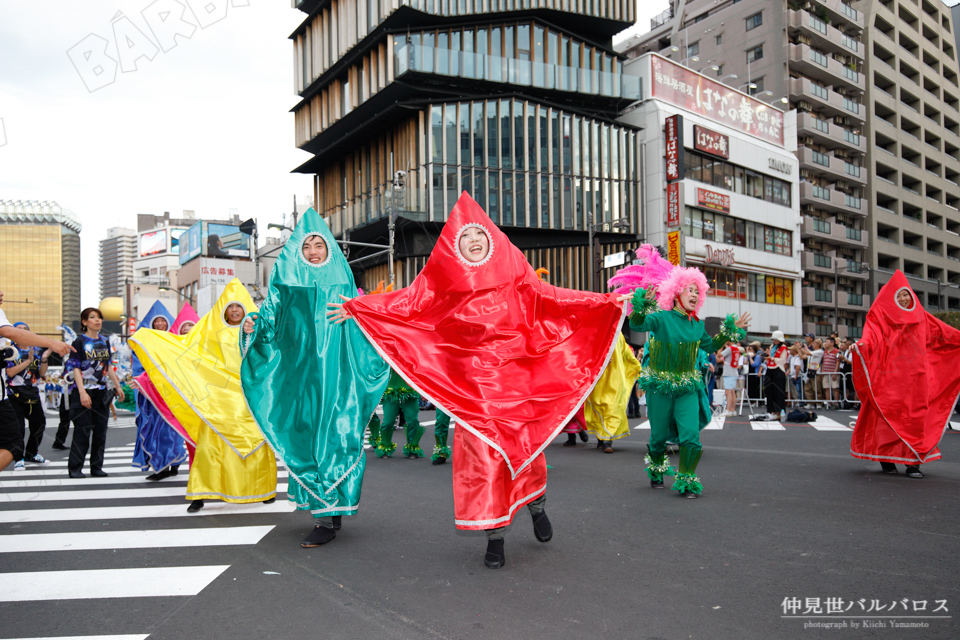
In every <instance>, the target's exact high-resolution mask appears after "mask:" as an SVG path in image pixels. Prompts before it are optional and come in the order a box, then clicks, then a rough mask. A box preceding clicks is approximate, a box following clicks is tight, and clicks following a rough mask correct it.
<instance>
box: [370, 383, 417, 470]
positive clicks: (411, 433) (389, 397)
mask: <svg viewBox="0 0 960 640" xmlns="http://www.w3.org/2000/svg"><path fill="white" fill-rule="evenodd" d="M401 412H403V419H404V422H405V423H406V432H407V443H406V444H405V445H403V455H405V456H411V457H414V458H422V457H423V455H424V453H423V449H421V448H420V437H421V436H422V435H423V427H421V426H420V394H419V393H417V392H416V391H415V390H414V388H413V387H411V386H410V385H409V384H407V382H406V381H405V380H404V379H403V378H401V377H400V376H399V375H398V374H397V372H396V371H393V370H391V372H390V382H388V383H387V390H386V391H384V392H383V421H382V422H381V421H380V418H378V417H377V416H376V415H374V416H373V419H372V420H371V421H370V437H371V438H373V439H374V440H375V442H372V443H371V444H376V451H375V453H376V454H377V457H378V458H383V457H387V458H392V457H393V452H394V451H396V450H397V445H396V443H395V442H394V441H393V426H394V424H396V422H397V417H398V416H399V415H400V413H401Z"/></svg>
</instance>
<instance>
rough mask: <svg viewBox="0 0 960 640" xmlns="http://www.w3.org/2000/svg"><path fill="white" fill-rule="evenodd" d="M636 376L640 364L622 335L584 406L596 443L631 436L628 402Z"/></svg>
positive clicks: (585, 415)
mask: <svg viewBox="0 0 960 640" xmlns="http://www.w3.org/2000/svg"><path fill="white" fill-rule="evenodd" d="M638 375H640V361H639V360H637V359H636V357H634V355H633V351H632V350H631V349H630V347H629V345H627V341H626V340H624V338H623V334H622V333H621V334H620V337H619V338H618V339H617V346H616V348H615V349H614V350H613V356H611V358H610V364H608V365H607V368H606V369H605V370H604V371H603V373H602V374H601V375H600V379H599V380H598V381H597V386H595V387H594V388H593V391H591V392H590V395H589V396H588V397H587V401H586V402H584V403H583V416H584V418H585V419H586V423H587V431H590V432H591V433H593V434H594V435H596V436H597V439H598V440H619V439H620V438H624V437H626V436H628V435H630V426H629V425H628V424H627V401H628V400H629V399H630V392H631V391H633V383H634V382H636V381H637V376H638Z"/></svg>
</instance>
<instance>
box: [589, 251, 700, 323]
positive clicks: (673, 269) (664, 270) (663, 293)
mask: <svg viewBox="0 0 960 640" xmlns="http://www.w3.org/2000/svg"><path fill="white" fill-rule="evenodd" d="M637 258H639V259H640V261H641V264H638V265H630V266H627V267H624V268H623V269H620V270H618V271H617V273H616V275H614V276H613V277H612V278H610V280H609V281H608V282H607V285H608V286H609V287H610V288H611V289H613V290H614V291H616V292H617V293H631V292H633V291H634V289H650V288H651V287H656V288H657V304H658V305H659V306H660V308H661V309H664V310H667V311H669V310H670V309H673V305H674V302H675V300H676V298H677V294H679V293H680V292H681V291H683V289H684V288H686V287H687V286H688V285H690V284H691V283H693V284H696V285H697V290H698V291H699V292H700V296H699V299H698V300H697V308H696V309H695V310H694V314H695V315H699V314H700V309H701V307H703V303H704V302H705V301H706V296H707V291H709V290H710V285H708V284H707V277H706V276H705V275H703V272H702V271H700V270H699V269H696V268H694V267H687V268H683V267H677V266H675V265H673V264H672V263H670V262H669V261H667V260H664V259H663V258H662V257H661V256H660V252H659V251H657V249H656V248H655V247H653V246H652V245H649V244H645V245H643V246H641V247H640V248H639V249H637Z"/></svg>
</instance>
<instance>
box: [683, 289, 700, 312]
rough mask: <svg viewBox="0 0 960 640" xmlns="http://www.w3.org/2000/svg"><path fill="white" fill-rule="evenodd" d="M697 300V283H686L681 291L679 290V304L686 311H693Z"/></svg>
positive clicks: (698, 296) (698, 299) (698, 292)
mask: <svg viewBox="0 0 960 640" xmlns="http://www.w3.org/2000/svg"><path fill="white" fill-rule="evenodd" d="M699 301H700V290H699V289H697V285H695V284H693V283H690V284H688V285H687V286H686V287H685V288H684V289H683V291H681V292H680V306H682V307H683V310H684V311H686V312H687V313H693V310H694V309H696V308H697V303H698V302H699Z"/></svg>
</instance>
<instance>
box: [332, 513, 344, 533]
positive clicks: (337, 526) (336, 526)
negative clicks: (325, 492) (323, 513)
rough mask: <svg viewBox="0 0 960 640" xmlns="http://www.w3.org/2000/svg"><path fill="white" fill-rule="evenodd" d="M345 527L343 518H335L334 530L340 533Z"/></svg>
mask: <svg viewBox="0 0 960 640" xmlns="http://www.w3.org/2000/svg"><path fill="white" fill-rule="evenodd" d="M341 527H343V516H333V530H334V531H340V529H341Z"/></svg>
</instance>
